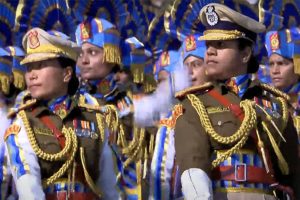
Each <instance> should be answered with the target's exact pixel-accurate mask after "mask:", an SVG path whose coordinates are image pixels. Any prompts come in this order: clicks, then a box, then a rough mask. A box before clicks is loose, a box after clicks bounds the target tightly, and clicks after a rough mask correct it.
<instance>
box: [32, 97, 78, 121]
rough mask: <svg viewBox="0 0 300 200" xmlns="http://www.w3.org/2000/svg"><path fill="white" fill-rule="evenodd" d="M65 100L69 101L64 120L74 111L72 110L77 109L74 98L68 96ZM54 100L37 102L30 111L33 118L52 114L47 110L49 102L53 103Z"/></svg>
mask: <svg viewBox="0 0 300 200" xmlns="http://www.w3.org/2000/svg"><path fill="white" fill-rule="evenodd" d="M67 98H68V101H69V103H68V104H69V105H68V107H69V108H68V109H67V110H66V115H65V117H64V118H66V117H67V116H68V115H69V114H70V113H71V112H72V111H73V110H74V108H76V107H77V101H75V100H74V98H72V97H70V96H67ZM55 100H57V99H55ZM55 100H54V99H53V100H50V101H48V102H45V101H41V100H39V101H37V104H36V106H34V107H33V109H32V114H33V116H34V117H39V116H40V115H41V114H43V113H53V111H52V110H51V109H50V108H49V102H51V103H53V102H54V101H55Z"/></svg>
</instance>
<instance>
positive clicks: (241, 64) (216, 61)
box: [204, 40, 247, 80]
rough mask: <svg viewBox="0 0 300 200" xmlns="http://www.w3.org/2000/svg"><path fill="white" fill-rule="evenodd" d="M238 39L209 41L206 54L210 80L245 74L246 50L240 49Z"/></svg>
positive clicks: (207, 71)
mask: <svg viewBox="0 0 300 200" xmlns="http://www.w3.org/2000/svg"><path fill="white" fill-rule="evenodd" d="M238 44H239V43H238V40H223V41H222V40H220V41H207V42H206V48H207V49H206V54H205V59H204V60H205V64H206V65H205V68H206V74H207V76H208V77H209V78H210V80H226V79H228V78H231V77H234V76H237V75H241V74H245V73H246V72H247V62H245V60H243V59H245V56H246V54H245V52H243V51H241V50H239V48H238Z"/></svg>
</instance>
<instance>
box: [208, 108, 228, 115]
mask: <svg viewBox="0 0 300 200" xmlns="http://www.w3.org/2000/svg"><path fill="white" fill-rule="evenodd" d="M206 110H207V113H208V114H215V113H223V112H229V111H230V109H229V108H228V107H208V108H206Z"/></svg>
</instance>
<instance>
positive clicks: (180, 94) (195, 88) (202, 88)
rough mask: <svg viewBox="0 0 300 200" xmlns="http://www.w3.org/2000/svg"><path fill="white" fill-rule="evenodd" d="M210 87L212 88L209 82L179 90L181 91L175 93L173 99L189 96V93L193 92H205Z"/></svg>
mask: <svg viewBox="0 0 300 200" xmlns="http://www.w3.org/2000/svg"><path fill="white" fill-rule="evenodd" d="M211 87H213V84H212V83H211V82H207V83H204V84H202V85H197V86H192V87H189V88H186V89H184V90H181V91H179V92H177V93H176V94H175V97H176V98H180V97H184V96H186V95H187V94H191V93H194V92H200V91H205V90H207V89H209V88H211Z"/></svg>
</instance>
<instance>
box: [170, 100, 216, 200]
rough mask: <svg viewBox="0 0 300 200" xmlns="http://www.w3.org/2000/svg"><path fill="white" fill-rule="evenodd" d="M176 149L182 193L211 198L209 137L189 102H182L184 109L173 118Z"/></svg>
mask: <svg viewBox="0 0 300 200" xmlns="http://www.w3.org/2000/svg"><path fill="white" fill-rule="evenodd" d="M175 151H176V161H177V162H178V165H179V169H180V173H181V182H182V191H183V193H184V197H185V198H186V199H188V200H189V199H211V198H212V189H211V181H210V179H209V177H208V175H209V174H210V169H211V154H210V141H209V138H208V136H207V135H206V133H205V132H204V129H203V128H202V126H201V124H200V122H199V116H198V115H197V113H196V112H195V111H194V110H193V109H192V108H191V106H190V105H188V106H185V113H184V114H183V115H182V116H180V117H179V118H178V119H177V122H176V127H175Z"/></svg>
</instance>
